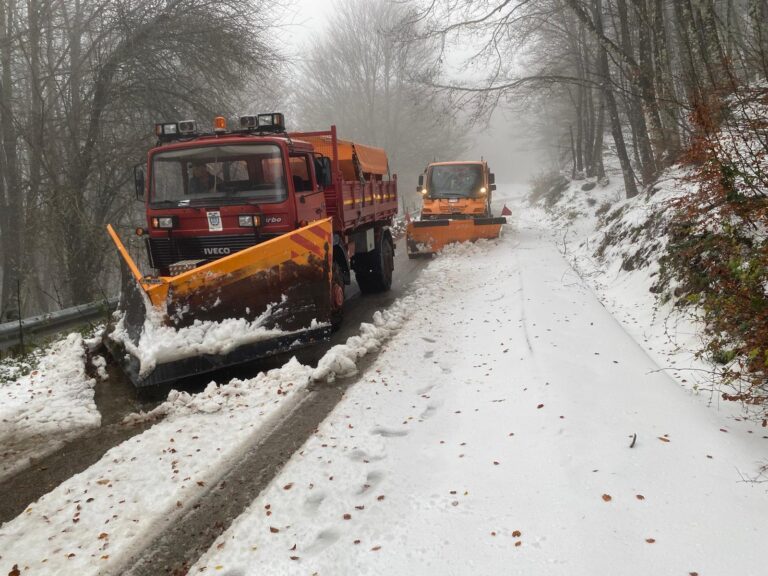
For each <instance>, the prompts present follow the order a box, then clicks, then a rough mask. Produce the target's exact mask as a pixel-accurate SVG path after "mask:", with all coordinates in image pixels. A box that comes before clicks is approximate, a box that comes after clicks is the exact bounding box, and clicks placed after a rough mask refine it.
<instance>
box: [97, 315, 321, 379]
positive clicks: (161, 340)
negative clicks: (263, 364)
mask: <svg viewBox="0 0 768 576" xmlns="http://www.w3.org/2000/svg"><path fill="white" fill-rule="evenodd" d="M145 305H146V306H147V317H146V319H145V321H144V328H143V330H142V332H141V337H140V338H139V343H138V345H137V344H134V343H133V342H132V341H131V338H130V337H129V335H128V332H127V331H126V328H125V317H124V315H122V314H121V313H120V312H116V313H115V314H116V318H117V319H118V321H117V323H116V325H115V329H114V331H113V332H112V333H111V334H110V338H112V339H113V340H114V341H115V342H118V343H120V344H122V345H123V346H124V347H125V349H126V350H127V351H128V352H130V353H131V355H133V356H135V357H136V358H138V360H139V362H140V375H141V376H145V375H147V374H149V373H150V372H152V370H154V369H155V366H157V364H158V363H160V364H162V363H165V362H172V361H174V360H181V359H183V358H191V357H195V356H201V355H204V354H228V353H229V352H232V351H233V350H234V349H236V348H239V347H240V346H244V345H246V344H253V343H255V342H260V341H262V340H267V339H270V338H275V337H278V336H285V335H288V334H291V332H285V331H283V330H279V329H268V328H265V327H264V323H265V322H266V321H267V319H268V318H269V316H270V315H271V313H272V308H273V307H274V305H273V306H269V307H268V308H267V309H266V310H265V311H264V312H263V313H262V314H261V315H260V316H259V317H258V318H255V319H254V320H246V319H245V318H227V319H224V320H220V321H205V322H203V321H200V320H195V322H194V323H193V324H192V325H191V326H187V327H184V328H175V327H173V326H167V325H165V324H164V323H163V314H162V313H161V312H160V311H159V310H157V309H155V308H154V307H153V306H151V305H150V304H149V301H148V300H147V301H146V302H145ZM320 326H321V324H318V323H316V322H313V323H312V325H311V326H310V328H318V327H320Z"/></svg>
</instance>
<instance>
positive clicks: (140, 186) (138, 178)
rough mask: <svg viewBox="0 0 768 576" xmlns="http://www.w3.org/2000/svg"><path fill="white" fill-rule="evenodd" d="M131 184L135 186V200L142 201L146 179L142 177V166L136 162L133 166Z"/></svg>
mask: <svg viewBox="0 0 768 576" xmlns="http://www.w3.org/2000/svg"><path fill="white" fill-rule="evenodd" d="M133 184H134V186H136V200H138V201H139V202H144V189H145V187H146V180H145V178H144V168H143V167H142V165H141V164H136V166H134V167H133Z"/></svg>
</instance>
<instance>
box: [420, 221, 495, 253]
mask: <svg viewBox="0 0 768 576" xmlns="http://www.w3.org/2000/svg"><path fill="white" fill-rule="evenodd" d="M506 223H507V219H506V218H504V217H501V218H468V219H465V220H448V219H444V220H421V221H419V222H411V223H410V224H408V226H407V227H406V229H405V237H406V245H407V248H408V256H409V257H415V256H419V255H430V254H434V253H435V252H438V251H439V250H441V249H442V248H443V247H445V246H447V245H448V244H452V243H454V242H467V241H471V242H474V241H475V240H479V239H480V238H486V239H492V238H498V237H499V234H501V227H502V225H504V224H506Z"/></svg>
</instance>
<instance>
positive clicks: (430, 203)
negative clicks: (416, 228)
mask: <svg viewBox="0 0 768 576" xmlns="http://www.w3.org/2000/svg"><path fill="white" fill-rule="evenodd" d="M495 189H496V184H495V176H494V174H493V173H492V172H491V171H490V170H489V168H488V163H487V162H485V161H483V160H480V161H467V162H434V163H432V164H430V165H429V166H427V168H426V170H425V171H424V174H422V175H421V176H419V186H418V191H419V192H421V195H422V200H423V204H422V209H421V219H422V220H430V219H445V218H449V219H455V220H459V219H465V218H489V217H491V216H492V213H491V197H492V192H493V190H495Z"/></svg>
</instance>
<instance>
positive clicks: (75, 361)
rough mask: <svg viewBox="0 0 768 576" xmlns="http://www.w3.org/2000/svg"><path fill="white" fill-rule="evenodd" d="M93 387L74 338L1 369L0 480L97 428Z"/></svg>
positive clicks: (79, 341)
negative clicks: (74, 438) (83, 433)
mask: <svg viewBox="0 0 768 576" xmlns="http://www.w3.org/2000/svg"><path fill="white" fill-rule="evenodd" d="M102 361H103V359H102ZM94 384H95V380H94V379H92V378H91V377H89V376H88V374H87V373H86V347H85V343H84V341H83V338H82V336H81V335H80V334H76V333H73V334H70V335H69V336H67V337H66V338H64V339H62V340H59V341H57V342H55V343H54V344H52V345H51V346H50V347H48V348H46V349H44V350H38V351H36V352H34V353H33V354H32V355H30V357H28V358H27V359H26V360H24V361H23V362H16V363H12V362H11V361H9V360H6V361H3V362H2V363H0V446H1V447H2V448H0V457H1V459H0V478H2V477H6V476H9V475H11V474H13V473H15V472H17V471H19V470H20V469H22V468H24V467H26V466H28V465H29V463H30V461H31V460H33V459H35V458H40V457H42V456H44V455H46V454H49V453H50V452H53V451H54V450H56V449H57V448H59V447H60V446H61V445H62V444H63V443H65V442H67V441H68V440H70V439H72V438H73V437H75V436H77V435H79V434H81V433H82V432H83V431H85V430H87V429H89V428H94V427H98V426H99V425H100V424H101V416H100V414H99V412H98V410H97V408H96V404H95V403H94V399H93V397H94V391H93V387H94Z"/></svg>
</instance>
